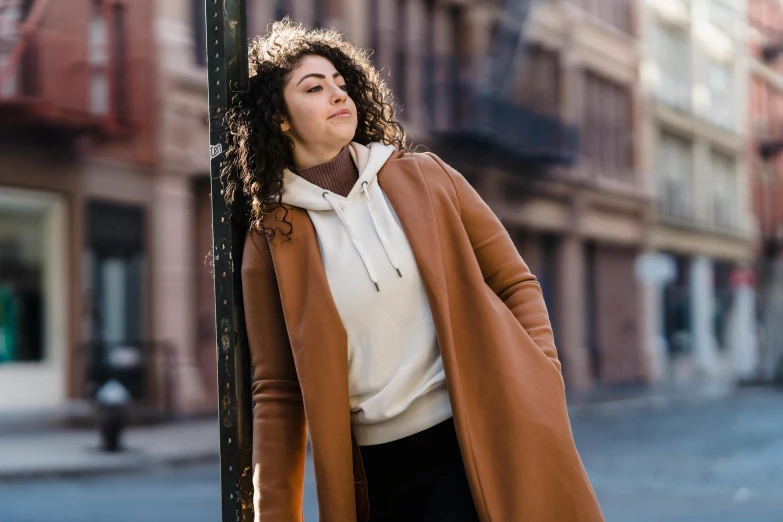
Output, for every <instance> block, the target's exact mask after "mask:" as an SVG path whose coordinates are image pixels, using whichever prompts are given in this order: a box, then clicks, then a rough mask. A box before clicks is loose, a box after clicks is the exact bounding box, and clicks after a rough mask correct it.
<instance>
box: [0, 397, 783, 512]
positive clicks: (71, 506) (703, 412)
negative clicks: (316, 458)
mask: <svg viewBox="0 0 783 522" xmlns="http://www.w3.org/2000/svg"><path fill="white" fill-rule="evenodd" d="M572 422H573V426H574V433H575V436H576V440H577V445H578V447H579V450H580V453H581V455H582V458H583V459H584V461H585V464H586V466H587V469H588V473H589V475H590V477H591V480H592V481H593V485H594V487H595V489H596V492H597V494H598V497H599V500H600V501H601V505H602V507H603V509H604V513H605V515H606V519H607V521H608V522H708V521H709V522H782V521H783V395H781V394H775V393H770V392H750V393H744V394H741V395H738V396H735V397H732V398H730V399H727V400H722V401H720V402H709V403H702V404H698V405H680V406H677V407H662V408H644V409H638V408H637V409H618V410H608V411H607V410H600V411H595V410H590V411H587V410H584V411H577V412H575V413H573V414H572ZM305 497H306V502H305V520H307V521H316V520H317V508H316V503H315V498H314V482H313V479H312V470H311V469H309V470H308V473H307V479H306V493H305ZM219 520H220V510H219V482H218V470H217V464H210V465H199V466H190V467H181V468H174V469H157V470H151V471H148V472H145V473H138V474H130V475H119V476H111V477H106V476H104V477H85V478H79V479H69V480H37V481H30V482H15V483H0V522H142V521H143V522H178V521H182V522H216V521H219Z"/></svg>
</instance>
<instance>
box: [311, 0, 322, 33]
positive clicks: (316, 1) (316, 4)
mask: <svg viewBox="0 0 783 522" xmlns="http://www.w3.org/2000/svg"><path fill="white" fill-rule="evenodd" d="M323 25H324V0H313V27H316V28H318V27H323Z"/></svg>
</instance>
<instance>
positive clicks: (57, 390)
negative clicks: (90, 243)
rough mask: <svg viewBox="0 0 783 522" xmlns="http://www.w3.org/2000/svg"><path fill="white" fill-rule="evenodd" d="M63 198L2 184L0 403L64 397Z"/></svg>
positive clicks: (12, 405)
mask: <svg viewBox="0 0 783 522" xmlns="http://www.w3.org/2000/svg"><path fill="white" fill-rule="evenodd" d="M66 223H67V219H66V212H65V201H64V198H62V197H61V196H58V195H57V194H54V193H47V192H42V191H28V190H19V189H13V188H7V187H2V186H0V410H4V411H12V410H15V409H17V408H18V409H25V408H30V407H47V406H56V405H58V404H61V403H62V402H63V401H64V400H65V397H66V360H67V353H66V352H67V338H68V334H67V317H66V294H67V286H66V282H67V280H68V278H67V274H68V256H67V254H66V252H67V250H66V249H67V241H66V237H67V229H66Z"/></svg>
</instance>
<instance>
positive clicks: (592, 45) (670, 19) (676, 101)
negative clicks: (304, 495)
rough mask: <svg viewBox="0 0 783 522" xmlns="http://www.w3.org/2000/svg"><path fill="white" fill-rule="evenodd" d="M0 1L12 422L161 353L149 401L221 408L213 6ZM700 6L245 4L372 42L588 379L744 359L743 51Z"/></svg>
mask: <svg viewBox="0 0 783 522" xmlns="http://www.w3.org/2000/svg"><path fill="white" fill-rule="evenodd" d="M758 1H761V0H758ZM725 3H726V2H722V3H721V4H720V5H723V4H725ZM3 5H4V6H10V7H4V10H3V11H0V93H2V94H1V95H0V110H1V111H4V112H3V113H2V118H0V121H2V123H3V124H2V130H3V132H4V136H7V137H8V139H7V140H4V142H3V143H4V145H3V146H2V147H0V267H2V269H0V332H2V333H0V411H2V410H3V409H9V408H14V407H15V408H33V407H55V406H58V405H60V406H62V405H63V404H67V403H69V401H73V400H76V399H80V398H84V397H86V396H88V395H89V392H90V391H91V390H90V383H91V382H93V380H91V375H92V372H94V371H95V368H94V363H95V361H96V360H98V359H101V360H103V359H108V360H116V361H119V362H120V363H122V361H124V364H125V366H126V367H133V362H134V358H133V355H132V353H131V352H132V351H133V350H129V348H135V350H136V353H137V358H138V355H139V354H140V355H141V356H142V358H144V359H145V360H147V359H150V360H154V361H156V362H155V365H154V368H153V369H152V371H146V373H145V374H144V375H146V376H147V377H146V379H147V380H146V381H145V382H143V383H141V384H138V383H137V384H138V385H139V386H140V387H141V388H144V390H146V392H147V393H148V394H149V395H151V396H152V398H153V399H154V400H153V402H154V406H155V408H158V409H164V410H166V411H167V412H172V411H173V412H179V413H184V414H191V413H199V412H211V411H214V410H215V406H216V399H217V394H216V386H217V383H216V362H215V330H214V303H213V282H212V274H211V260H210V257H209V256H210V251H211V203H210V195H209V170H208V169H209V167H208V166H209V156H208V152H207V151H208V145H209V133H208V130H209V129H208V120H207V74H206V55H205V52H206V51H205V47H206V46H205V20H204V3H203V0H171V1H168V0H167V1H166V2H153V1H152V0H145V1H134V2H129V1H126V0H100V1H99V0H70V1H69V2H67V3H66V2H62V3H51V2H50V3H49V5H48V6H45V8H44V7H41V6H44V5H45V4H44V3H43V2H41V0H18V1H15V2H6V3H5V4H3ZM66 5H67V7H66ZM710 5H712V4H710V2H708V1H707V0H699V1H698V2H697V1H695V0H694V2H681V1H678V0H668V1H666V2H663V1H662V2H646V3H643V2H634V1H632V0H540V1H537V2H531V4H530V6H531V8H530V11H529V12H527V15H526V16H523V15H525V13H522V15H520V14H514V13H509V12H507V11H506V10H505V9H506V5H505V3H504V2H501V1H499V0H498V1H478V0H396V1H386V0H287V1H284V0H248V2H247V18H248V34H249V36H253V35H256V34H260V33H263V32H264V30H265V29H266V27H267V24H268V23H269V22H271V21H273V20H275V19H280V18H282V17H284V16H290V17H291V18H292V19H294V20H295V21H301V22H302V23H305V24H307V25H310V26H325V27H336V28H337V29H339V30H341V31H342V32H344V33H345V34H346V35H347V37H348V38H349V39H350V40H351V41H352V42H354V43H355V44H356V45H359V46H361V47H365V48H370V49H373V51H374V52H373V60H374V61H375V63H376V65H377V66H378V68H379V69H381V70H382V72H383V74H384V75H385V79H386V81H387V82H388V83H389V84H390V86H391V87H392V90H393V91H394V92H395V95H396V96H397V99H398V100H397V101H398V103H399V104H400V106H401V111H400V112H399V116H400V119H401V120H402V122H403V123H404V125H405V128H406V130H407V131H408V132H409V135H410V139H411V141H412V142H413V143H414V144H422V145H424V146H425V147H427V148H429V149H430V150H432V151H434V152H436V153H437V154H438V155H440V156H441V157H442V158H444V159H445V160H446V161H447V162H448V163H450V164H451V165H452V166H454V167H455V168H456V169H457V170H459V171H460V172H462V173H463V174H464V175H465V176H466V177H467V178H468V179H469V180H470V181H471V183H472V184H473V185H474V186H475V187H476V188H477V190H478V191H479V192H480V193H481V194H482V196H483V197H484V198H485V199H486V200H487V202H488V203H489V204H490V206H491V207H492V208H493V210H494V211H495V212H496V213H497V215H498V216H499V217H500V218H501V219H502V221H503V223H504V224H505V225H506V227H507V229H508V230H509V232H510V234H511V236H512V238H513V239H514V241H515V243H516V244H517V246H518V248H519V250H520V252H521V254H522V256H523V258H524V259H525V260H526V261H527V262H528V264H529V265H530V267H531V269H532V270H533V272H534V273H535V274H536V275H537V276H538V278H539V280H540V281H541V284H542V288H543V291H544V295H545V299H546V300H547V303H548V307H549V310H550V312H551V316H552V322H553V326H554V329H555V335H556V340H557V344H558V347H559V349H560V353H561V358H562V360H563V369H564V375H565V378H566V382H567V384H568V387H569V390H573V391H578V390H591V389H594V388H596V387H601V386H608V385H638V384H645V383H651V382H658V381H666V380H669V379H674V380H677V379H679V380H689V379H693V378H696V377H698V376H699V375H702V374H704V375H709V376H713V377H715V378H719V377H721V376H723V377H726V376H729V375H733V374H734V373H736V370H735V368H737V367H738V366H737V363H736V361H745V362H744V363H743V364H745V365H746V366H747V365H748V364H751V363H752V357H751V356H750V355H748V353H749V352H748V351H749V350H750V351H751V352H752V351H753V350H752V348H748V347H750V346H752V344H747V343H746V340H747V339H750V337H748V338H747V339H746V337H743V336H744V335H746V334H747V332H746V330H747V328H745V329H743V328H744V327H742V326H741V324H742V322H743V321H747V318H748V316H747V313H752V310H751V312H747V310H745V308H743V307H742V306H735V305H736V303H737V302H739V301H740V300H741V299H738V298H737V295H738V291H737V289H736V288H734V287H731V285H730V284H729V286H728V287H727V286H726V285H727V283H726V280H727V278H728V279H729V280H731V275H732V274H733V273H734V269H735V268H736V267H741V266H744V263H747V262H749V261H750V260H752V259H753V255H754V254H753V253H754V248H755V243H754V237H755V236H754V232H753V230H754V229H753V219H752V217H751V207H750V204H749V203H748V202H749V201H750V199H749V198H750V193H749V192H748V185H747V180H748V175H749V174H748V173H749V170H750V166H749V165H748V164H747V162H746V161H745V159H744V153H743V151H744V147H745V146H746V142H745V141H743V140H744V138H743V133H744V126H743V125H744V124H743V122H744V121H745V120H746V119H747V117H746V114H745V112H744V110H745V109H744V104H742V103H740V102H739V100H740V99H744V98H745V97H746V96H747V81H746V80H744V79H743V78H746V77H747V69H748V63H747V60H746V59H745V58H743V57H742V56H745V54H744V53H736V52H735V51H736V50H737V49H738V48H740V47H742V45H743V44H742V39H741V37H740V32H741V31H742V28H741V25H742V24H739V23H737V22H736V21H735V18H736V17H727V16H726V15H725V14H723V15H722V14H720V12H719V11H720V10H719V9H712V8H711V7H709V6H710ZM738 9H741V7H738ZM743 12H744V11H743ZM515 16H516V18H514V17H515ZM20 22H25V23H29V24H30V25H31V27H34V28H35V30H34V31H32V33H31V34H34V35H36V36H34V37H31V38H32V40H31V41H33V40H34V43H33V44H29V45H30V47H29V48H28V49H27V50H25V49H21V50H20V49H19V48H18V47H17V46H18V45H19V42H20V41H21V39H20V37H19V34H21V33H20V30H19V28H20V25H19V23H20ZM520 28H521V29H520ZM514 31H517V33H519V34H516V33H515V32H514ZM520 34H521V38H522V40H521V42H520V45H518V46H517V45H514V46H513V47H514V49H513V52H507V51H509V48H503V43H502V42H503V41H508V40H509V39H508V38H505V40H504V38H501V36H505V37H508V36H509V35H510V36H511V37H512V38H511V40H510V41H516V40H515V38H518V37H520ZM705 42H706V43H705ZM707 44H709V45H707ZM26 45H27V44H26ZM738 55H742V56H739V57H738ZM498 56H505V57H506V61H505V62H501V61H499V58H497V57H498ZM683 56H685V57H686V58H687V60H685V62H687V63H685V65H683V60H682V57H683ZM9 64H10V65H9ZM499 71H500V72H503V73H504V75H502V77H501V76H497V74H498V72H499ZM686 73H687V74H686ZM498 78H501V79H502V81H498ZM496 84H497V85H496ZM501 84H502V85H501ZM22 131H23V132H22ZM31 238H32V239H31ZM651 260H652V261H651ZM651 266H652V267H653V268H656V267H657V270H653V269H650V267H651ZM662 267H663V269H662ZM672 267H673V268H672ZM659 272H662V273H663V275H661V273H659ZM672 272H673V274H672ZM650 273H654V274H653V275H654V276H655V277H652V276H650ZM655 274H657V275H655ZM729 282H730V281H729ZM8 303H11V304H8ZM746 308H747V307H746ZM724 323H726V324H731V325H732V327H731V329H722V328H720V326H721V325H723V324H724ZM738 324H739V325H740V326H736V325H738ZM33 325H43V327H42V328H35V327H34V326H33ZM738 332H739V333H738ZM748 335H750V334H748ZM751 337H752V336H751ZM743 347H744V348H743ZM96 353H97V354H99V355H100V357H98V356H96V355H95V354H96ZM732 361H733V362H732ZM748 361H751V362H750V363H748ZM137 362H138V361H137ZM743 368H745V367H743ZM743 371H744V370H743Z"/></svg>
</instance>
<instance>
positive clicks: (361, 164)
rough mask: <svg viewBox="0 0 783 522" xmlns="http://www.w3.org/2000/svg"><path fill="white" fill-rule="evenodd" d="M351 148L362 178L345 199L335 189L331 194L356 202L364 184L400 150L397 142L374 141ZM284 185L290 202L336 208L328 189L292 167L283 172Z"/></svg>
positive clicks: (307, 207) (311, 207)
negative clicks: (328, 197) (312, 181)
mask: <svg viewBox="0 0 783 522" xmlns="http://www.w3.org/2000/svg"><path fill="white" fill-rule="evenodd" d="M348 147H349V149H350V153H351V159H353V162H354V163H355V164H356V168H357V169H358V170H359V179H358V180H357V181H356V184H355V185H354V186H353V188H352V189H351V192H350V193H349V194H348V196H347V197H345V198H344V197H343V196H340V195H339V194H334V193H331V192H329V195H330V197H332V198H336V199H337V200H340V199H345V200H348V201H353V200H356V199H358V198H359V197H360V196H361V193H362V186H363V185H364V183H365V182H366V183H367V184H368V185H371V184H372V182H373V181H374V180H375V178H376V177H377V176H378V172H379V171H380V170H381V168H382V167H383V166H384V165H385V164H386V161H387V160H388V159H389V157H391V155H392V154H394V151H395V150H397V149H395V148H394V145H386V144H385V143H370V145H369V146H364V145H362V144H360V143H356V142H353V141H352V142H351V143H350V144H349V145H348ZM283 186H284V191H283V203H285V204H287V205H292V206H294V207H299V208H302V209H304V210H319V211H323V210H334V208H333V206H332V205H331V204H330V203H329V202H328V201H327V200H326V199H325V198H324V197H323V195H324V192H328V191H325V190H324V189H322V188H321V187H319V186H317V185H314V184H312V183H310V182H309V181H307V180H306V179H304V178H302V177H300V176H297V175H296V174H294V173H293V172H291V171H290V170H289V169H285V171H284V172H283Z"/></svg>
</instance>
